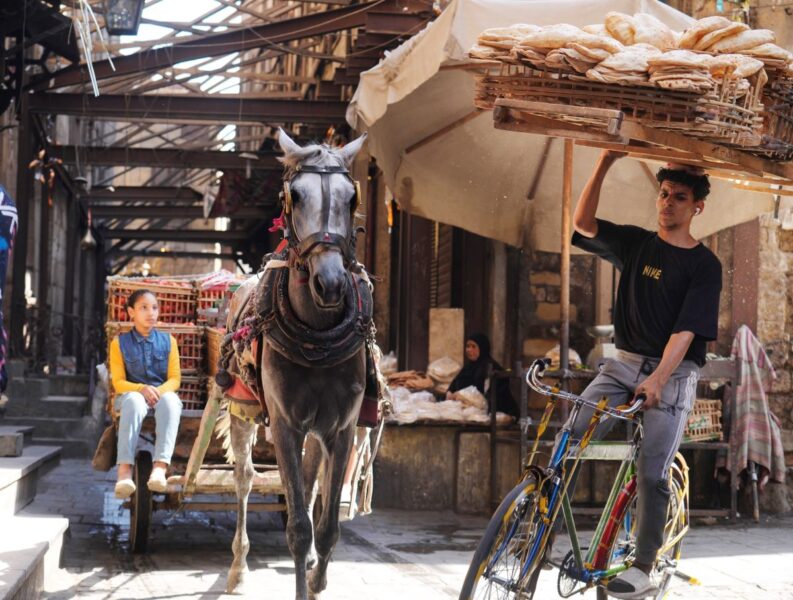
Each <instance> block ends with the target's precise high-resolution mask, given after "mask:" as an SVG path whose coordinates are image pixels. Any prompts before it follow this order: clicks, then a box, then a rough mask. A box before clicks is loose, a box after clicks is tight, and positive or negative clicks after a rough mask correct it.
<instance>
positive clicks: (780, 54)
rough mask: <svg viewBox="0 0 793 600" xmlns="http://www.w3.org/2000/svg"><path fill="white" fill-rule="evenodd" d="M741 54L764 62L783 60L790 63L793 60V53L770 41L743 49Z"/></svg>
mask: <svg viewBox="0 0 793 600" xmlns="http://www.w3.org/2000/svg"><path fill="white" fill-rule="evenodd" d="M741 54H745V55H747V56H752V57H754V58H757V59H759V60H762V61H763V62H766V61H782V62H784V63H785V64H790V63H791V62H793V54H791V53H790V52H788V51H787V50H785V49H784V48H782V47H780V46H777V45H776V44H772V43H770V42H769V43H767V44H760V45H759V46H755V47H754V48H749V49H747V50H741Z"/></svg>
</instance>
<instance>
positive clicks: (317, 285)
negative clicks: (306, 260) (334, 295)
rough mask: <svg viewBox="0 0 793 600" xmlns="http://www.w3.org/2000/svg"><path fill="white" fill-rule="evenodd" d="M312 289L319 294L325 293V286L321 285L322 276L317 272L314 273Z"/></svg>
mask: <svg viewBox="0 0 793 600" xmlns="http://www.w3.org/2000/svg"><path fill="white" fill-rule="evenodd" d="M314 291H315V292H316V293H317V294H319V295H320V296H321V295H323V294H324V293H325V286H324V285H322V277H320V276H319V274H317V275H314Z"/></svg>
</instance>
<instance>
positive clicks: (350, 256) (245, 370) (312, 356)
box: [216, 165, 381, 419]
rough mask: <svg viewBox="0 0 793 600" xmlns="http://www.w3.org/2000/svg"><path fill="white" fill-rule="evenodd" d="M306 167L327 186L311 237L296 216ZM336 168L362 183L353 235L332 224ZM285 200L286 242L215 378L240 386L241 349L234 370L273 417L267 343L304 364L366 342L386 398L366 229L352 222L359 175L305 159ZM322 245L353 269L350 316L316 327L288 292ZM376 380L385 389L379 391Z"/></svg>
mask: <svg viewBox="0 0 793 600" xmlns="http://www.w3.org/2000/svg"><path fill="white" fill-rule="evenodd" d="M300 173H315V174H318V175H319V176H320V177H321V185H322V217H321V218H322V229H321V230H320V231H319V232H317V233H314V234H312V235H310V236H308V237H306V238H305V239H300V237H299V236H298V233H297V230H296V229H295V227H294V222H293V215H294V212H293V192H292V188H291V182H292V180H293V179H294V178H295V177H296V176H297V175H298V174H300ZM334 174H342V175H345V176H346V177H347V178H348V179H349V180H350V181H351V182H352V184H353V186H354V187H355V196H354V198H353V201H352V203H351V205H350V214H349V219H350V221H349V224H350V227H349V232H350V233H349V234H348V235H347V236H343V235H340V234H337V233H332V232H331V231H330V208H331V200H332V198H331V191H330V178H331V177H332V176H333V175H334ZM282 200H283V226H284V240H285V241H286V242H287V246H286V248H285V249H284V250H283V251H282V252H281V253H278V254H274V255H271V256H270V257H269V258H270V260H268V262H267V264H266V265H265V269H264V274H263V275H262V277H261V280H260V282H259V284H258V286H257V287H256V289H255V291H254V292H253V293H252V294H251V295H250V296H248V298H247V299H246V301H245V304H244V305H243V307H242V308H241V309H240V311H239V313H238V315H236V318H235V319H234V322H233V323H232V324H231V327H230V333H229V334H227V336H226V338H225V339H224V341H223V346H222V347H221V352H220V359H219V361H218V374H217V376H216V382H217V383H218V385H219V386H220V387H221V388H222V389H224V390H227V389H229V388H231V387H232V386H234V385H235V381H234V377H233V376H232V375H231V373H230V372H229V368H230V363H231V360H232V358H233V357H234V356H236V357H237V361H236V362H237V365H236V367H237V369H234V370H235V371H236V372H237V374H238V377H239V378H240V379H241V380H242V382H243V383H244V384H245V387H247V388H248V390H249V392H250V394H249V395H251V396H255V397H256V398H258V400H259V402H260V404H261V408H262V411H263V413H264V414H265V419H266V410H267V409H266V405H265V402H264V398H263V388H262V384H261V374H260V373H259V370H260V368H259V366H260V364H261V362H260V361H261V352H262V344H263V343H264V342H266V343H268V344H269V345H270V346H272V348H273V349H274V350H276V352H278V353H279V354H281V355H282V356H284V357H285V358H287V359H288V360H290V361H292V362H294V363H297V364H299V365H302V366H305V367H333V366H336V365H338V364H340V363H342V362H344V361H346V360H348V359H350V358H351V357H352V356H353V355H354V354H355V353H356V352H358V351H359V350H360V349H361V346H363V345H366V346H367V352H366V356H367V361H366V363H367V385H366V395H367V396H369V394H370V392H373V396H374V397H380V396H381V391H380V390H379V387H380V386H379V385H378V381H377V376H376V365H375V364H374V362H373V360H372V358H371V357H372V354H373V352H372V346H373V345H374V343H375V341H374V334H375V328H374V322H373V320H372V313H373V299H372V289H371V284H370V282H369V279H368V277H367V276H366V272H365V271H364V269H363V267H362V266H361V265H360V264H359V263H358V262H357V261H356V260H355V236H356V233H357V232H358V231H359V230H360V228H359V229H353V228H352V220H353V218H354V215H355V211H356V210H357V209H358V206H359V205H360V202H361V189H360V184H359V183H358V182H357V181H355V180H354V179H352V177H351V176H350V173H349V171H348V170H347V168H345V167H343V166H326V167H319V166H312V165H307V166H298V167H297V168H296V169H295V170H294V172H293V173H292V174H291V176H290V177H289V178H288V179H287V180H286V181H285V182H284V189H283V192H282ZM319 245H328V246H335V247H337V248H339V250H340V251H341V254H342V258H343V260H344V264H345V268H346V269H347V270H348V274H349V275H348V282H347V283H348V285H347V286H346V292H345V293H346V297H345V312H344V315H343V318H342V320H341V322H340V323H339V324H338V325H336V326H335V327H333V328H331V329H329V330H326V331H318V330H314V329H311V328H310V327H308V326H306V325H305V324H304V323H302V322H301V321H300V320H299V319H298V318H297V317H296V316H295V314H294V312H293V310H292V307H291V306H290V303H289V294H288V283H289V269H288V267H290V266H295V267H296V268H298V269H301V270H307V267H306V266H305V260H306V258H307V256H308V255H309V254H310V253H311V252H312V251H313V250H314V248H316V247H317V246H319ZM372 385H374V386H376V387H377V388H378V389H377V390H372ZM250 401H251V399H250V398H249V399H248V402H250Z"/></svg>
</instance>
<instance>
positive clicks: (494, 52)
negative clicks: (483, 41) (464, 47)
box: [468, 44, 509, 60]
mask: <svg viewBox="0 0 793 600" xmlns="http://www.w3.org/2000/svg"><path fill="white" fill-rule="evenodd" d="M506 54H507V56H508V55H509V54H508V53H506ZM504 55H505V52H504V51H503V50H499V49H498V48H493V47H492V46H481V45H479V44H476V45H475V46H473V47H472V48H471V49H470V50H469V51H468V56H470V57H471V58H478V59H480V60H499V58H501V57H502V56H504Z"/></svg>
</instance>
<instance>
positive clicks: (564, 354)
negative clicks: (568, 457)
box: [559, 139, 573, 420]
mask: <svg viewBox="0 0 793 600" xmlns="http://www.w3.org/2000/svg"><path fill="white" fill-rule="evenodd" d="M572 204H573V141H572V140H567V139H566V140H565V141H564V177H563V182H562V231H561V235H562V252H561V280H562V281H561V290H560V299H559V304H560V312H561V315H560V318H561V327H560V328H559V368H560V369H561V371H562V377H561V380H562V381H561V383H562V385H563V386H565V387H566V384H567V380H568V375H567V372H568V369H569V368H570V360H569V349H570V242H571V240H570V229H571V227H570V224H571V219H570V211H571V206H572ZM562 406H563V408H562V411H563V416H564V418H565V420H566V419H567V413H568V409H567V403H566V402H563V403H562Z"/></svg>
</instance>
